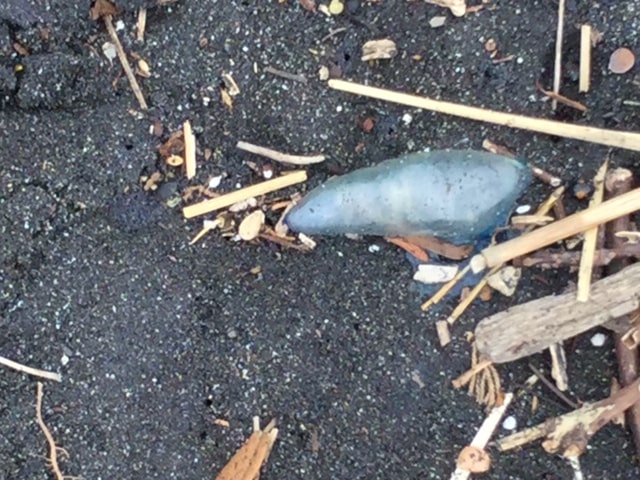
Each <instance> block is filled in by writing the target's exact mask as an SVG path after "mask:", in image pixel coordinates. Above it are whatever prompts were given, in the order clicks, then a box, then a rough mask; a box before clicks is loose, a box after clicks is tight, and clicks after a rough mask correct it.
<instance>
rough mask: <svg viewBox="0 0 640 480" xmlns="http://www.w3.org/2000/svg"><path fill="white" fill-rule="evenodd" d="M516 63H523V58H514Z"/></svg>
mask: <svg viewBox="0 0 640 480" xmlns="http://www.w3.org/2000/svg"><path fill="white" fill-rule="evenodd" d="M516 63H517V64H519V65H520V64H522V63H524V58H522V57H518V58H516Z"/></svg>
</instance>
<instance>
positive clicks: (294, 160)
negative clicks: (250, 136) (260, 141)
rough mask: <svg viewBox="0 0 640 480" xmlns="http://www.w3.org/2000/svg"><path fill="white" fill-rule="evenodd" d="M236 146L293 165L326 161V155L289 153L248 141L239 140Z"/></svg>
mask: <svg viewBox="0 0 640 480" xmlns="http://www.w3.org/2000/svg"><path fill="white" fill-rule="evenodd" d="M236 147H237V148H239V149H240V150H244V151H245V152H251V153H255V154H256V155H262V156H263V157H267V158H270V159H271V160H274V161H276V162H280V163H288V164H291V165H311V164H313V163H320V162H324V160H325V156H324V155H309V156H303V155H289V154H288V153H282V152H278V151H277V150H272V149H270V148H266V147H260V146H258V145H253V144H252V143H248V142H242V141H240V142H238V143H237V144H236Z"/></svg>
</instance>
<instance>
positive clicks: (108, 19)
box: [103, 15, 149, 110]
mask: <svg viewBox="0 0 640 480" xmlns="http://www.w3.org/2000/svg"><path fill="white" fill-rule="evenodd" d="M103 19H104V24H105V25H106V26H107V31H108V32H109V36H110V37H111V41H112V42H113V44H114V45H115V47H116V53H117V54H118V58H119V59H120V63H121V64H122V68H123V69H124V73H125V75H126V76H127V79H128V80H129V85H131V90H133V94H134V95H135V96H136V99H138V104H139V105H140V108H141V109H142V110H147V109H148V108H149V107H148V106H147V101H146V100H145V99H144V95H143V94H142V90H141V89H140V85H139V84H138V80H136V76H135V74H134V73H133V70H132V69H131V65H129V60H128V59H127V54H126V53H125V52H124V49H123V48H122V44H121V43H120V39H119V38H118V34H117V33H116V29H115V28H114V27H113V18H112V16H111V15H105V16H104V17H103Z"/></svg>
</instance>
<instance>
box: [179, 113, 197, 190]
mask: <svg viewBox="0 0 640 480" xmlns="http://www.w3.org/2000/svg"><path fill="white" fill-rule="evenodd" d="M182 134H183V137H184V163H185V169H186V173H187V178H188V179H189V180H191V179H192V178H193V177H195V175H196V137H195V136H194V135H193V131H192V130H191V122H190V121H189V120H187V121H185V122H184V123H183V124H182Z"/></svg>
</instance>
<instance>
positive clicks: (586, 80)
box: [578, 25, 591, 93]
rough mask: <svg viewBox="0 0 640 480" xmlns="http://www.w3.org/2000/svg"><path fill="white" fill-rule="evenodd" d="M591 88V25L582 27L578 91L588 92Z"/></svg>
mask: <svg viewBox="0 0 640 480" xmlns="http://www.w3.org/2000/svg"><path fill="white" fill-rule="evenodd" d="M590 86H591V25H582V26H581V27H580V80H579V87H578V91H579V92H580V93H584V92H588V91H589V87H590Z"/></svg>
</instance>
